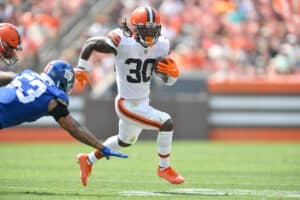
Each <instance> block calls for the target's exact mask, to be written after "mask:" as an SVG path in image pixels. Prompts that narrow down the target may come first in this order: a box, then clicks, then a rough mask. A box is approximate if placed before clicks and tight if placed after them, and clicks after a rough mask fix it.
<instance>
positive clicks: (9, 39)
mask: <svg viewBox="0 0 300 200" xmlns="http://www.w3.org/2000/svg"><path fill="white" fill-rule="evenodd" d="M21 49H22V48H21V37H20V34H19V32H18V31H17V28H16V27H15V26H14V25H12V24H9V23H0V59H1V60H2V61H3V62H4V63H5V64H7V65H12V64H15V63H16V62H17V61H18V57H17V55H16V52H17V51H19V50H21Z"/></svg>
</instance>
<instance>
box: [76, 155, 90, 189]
mask: <svg viewBox="0 0 300 200" xmlns="http://www.w3.org/2000/svg"><path fill="white" fill-rule="evenodd" d="M77 163H78V164H79V166H80V178H81V183H82V185H83V186H86V185H87V179H88V177H89V176H90V175H91V172H92V165H91V164H89V163H88V155H87V154H78V155H77Z"/></svg>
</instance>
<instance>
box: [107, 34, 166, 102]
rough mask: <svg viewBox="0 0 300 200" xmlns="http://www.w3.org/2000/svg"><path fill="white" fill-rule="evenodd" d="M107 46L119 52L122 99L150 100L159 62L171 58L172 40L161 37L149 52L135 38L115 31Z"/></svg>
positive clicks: (117, 69)
mask: <svg viewBox="0 0 300 200" xmlns="http://www.w3.org/2000/svg"><path fill="white" fill-rule="evenodd" d="M106 43H107V44H109V45H110V46H111V47H112V48H114V49H115V50H116V52H117V55H116V61H115V70H116V81H117V86H118V92H119V96H120V97H122V98H124V99H128V100H130V99H142V98H147V97H148V96H149V94H150V82H151V77H152V74H153V70H154V66H155V62H156V59H157V58H159V57H165V56H167V55H168V53H169V40H167V39H166V38H164V37H162V36H160V37H159V39H158V41H157V42H156V43H155V44H154V45H153V46H152V47H148V48H145V47H143V46H142V45H141V44H140V43H138V42H137V40H136V39H135V38H134V37H128V36H125V35H124V32H123V31H122V30H121V29H115V30H113V31H111V32H110V33H109V34H108V37H107V38H106Z"/></svg>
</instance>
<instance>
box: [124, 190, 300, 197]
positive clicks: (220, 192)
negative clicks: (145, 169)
mask: <svg viewBox="0 0 300 200" xmlns="http://www.w3.org/2000/svg"><path fill="white" fill-rule="evenodd" d="M119 194H120V195H122V196H170V195H177V194H178V195H184V194H185V195H202V196H205V195H207V196H264V197H279V198H300V191H284V190H252V189H251V190H250V189H214V188H178V189H172V190H166V191H157V192H155V191H142V190H140V191H134V190H128V191H122V192H120V193H119Z"/></svg>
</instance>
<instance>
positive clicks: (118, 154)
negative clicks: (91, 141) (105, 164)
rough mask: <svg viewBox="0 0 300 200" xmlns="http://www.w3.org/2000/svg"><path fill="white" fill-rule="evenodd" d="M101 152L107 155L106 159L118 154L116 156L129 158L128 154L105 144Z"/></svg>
mask: <svg viewBox="0 0 300 200" xmlns="http://www.w3.org/2000/svg"><path fill="white" fill-rule="evenodd" d="M100 152H101V153H102V155H103V156H104V157H106V159H107V160H108V159H109V157H110V156H116V157H119V158H128V155H126V154H123V153H119V152H116V151H113V150H112V149H110V148H108V147H106V146H104V147H103V148H102V149H101V150H100Z"/></svg>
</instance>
